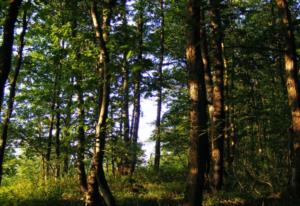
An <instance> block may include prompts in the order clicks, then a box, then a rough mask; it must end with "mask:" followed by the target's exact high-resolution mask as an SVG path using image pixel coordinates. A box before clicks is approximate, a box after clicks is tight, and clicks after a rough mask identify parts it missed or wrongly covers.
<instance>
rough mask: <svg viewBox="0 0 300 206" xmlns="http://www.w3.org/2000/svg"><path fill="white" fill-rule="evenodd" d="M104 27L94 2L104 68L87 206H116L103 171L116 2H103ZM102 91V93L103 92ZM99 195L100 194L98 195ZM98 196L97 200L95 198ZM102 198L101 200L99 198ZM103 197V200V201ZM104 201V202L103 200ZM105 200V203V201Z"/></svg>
mask: <svg viewBox="0 0 300 206" xmlns="http://www.w3.org/2000/svg"><path fill="white" fill-rule="evenodd" d="M102 3H103V8H102V21H101V22H102V26H101V27H100V26H99V25H100V24H99V22H100V21H99V19H98V16H97V15H98V12H97V3H96V1H93V4H92V9H91V16H92V19H93V25H94V28H95V31H96V37H97V38H98V40H99V43H100V48H101V51H100V56H99V65H100V66H101V68H102V77H101V78H102V84H100V85H101V86H102V89H101V90H102V93H101V94H100V95H101V96H102V98H101V102H100V105H99V107H100V108H99V117H98V121H97V125H96V134H95V139H96V145H95V151H94V155H93V160H92V166H91V170H90V175H89V177H88V192H87V196H86V206H94V205H107V206H114V205H116V204H115V199H114V197H113V195H112V193H111V191H110V189H109V186H108V184H107V181H106V178H105V175H104V170H103V159H104V149H105V142H106V132H107V131H106V126H107V124H106V120H107V116H108V105H109V100H110V71H109V70H108V64H109V62H110V60H109V51H108V48H107V47H106V43H107V41H108V37H109V24H110V19H111V14H112V8H113V7H114V5H115V1H109V2H108V3H105V2H102ZM101 90H100V91H101ZM98 186H99V188H100V191H101V194H102V196H101V195H100V194H99V192H98ZM97 193H98V194H97ZM95 195H96V198H95ZM98 197H100V198H98ZM102 197H103V199H102ZM101 199H102V200H101ZM103 200H104V201H103Z"/></svg>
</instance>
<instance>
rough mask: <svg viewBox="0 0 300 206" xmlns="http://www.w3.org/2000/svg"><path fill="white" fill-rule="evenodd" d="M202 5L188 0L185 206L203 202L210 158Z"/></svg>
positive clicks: (193, 205)
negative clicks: (202, 55) (187, 119)
mask: <svg viewBox="0 0 300 206" xmlns="http://www.w3.org/2000/svg"><path fill="white" fill-rule="evenodd" d="M200 4H201V2H200V1H197V0H189V1H188V4H187V26H188V27H187V41H188V43H187V48H186V59H187V70H188V91H189V99H190V113H189V122H190V134H189V152H188V178H187V190H186V196H185V199H186V200H185V203H184V205H185V206H199V205H202V199H203V191H202V190H203V184H204V173H205V172H206V171H207V166H208V160H209V158H208V157H209V146H208V134H207V99H206V88H205V77H204V76H205V71H204V67H203V62H202V57H201V48H200V45H199V42H200V25H199V22H200Z"/></svg>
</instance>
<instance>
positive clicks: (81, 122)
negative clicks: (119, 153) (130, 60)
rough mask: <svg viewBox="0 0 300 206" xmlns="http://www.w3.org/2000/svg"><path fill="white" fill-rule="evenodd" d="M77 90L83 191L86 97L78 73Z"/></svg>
mask: <svg viewBox="0 0 300 206" xmlns="http://www.w3.org/2000/svg"><path fill="white" fill-rule="evenodd" d="M76 76H77V77H76V86H75V88H76V91H77V98H78V108H77V109H78V119H79V125H78V131H77V137H78V138H77V139H78V145H77V171H78V178H79V185H80V191H81V192H82V193H86V192H87V179H86V178H87V177H86V172H85V166H84V162H83V161H84V151H85V131H84V125H85V123H84V119H85V112H84V99H83V92H82V88H81V83H82V77H81V74H78V75H76Z"/></svg>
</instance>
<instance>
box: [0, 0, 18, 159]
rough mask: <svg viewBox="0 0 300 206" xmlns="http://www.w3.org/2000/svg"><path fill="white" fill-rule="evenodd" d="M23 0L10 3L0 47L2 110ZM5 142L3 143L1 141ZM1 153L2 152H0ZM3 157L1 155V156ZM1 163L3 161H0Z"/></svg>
mask: <svg viewBox="0 0 300 206" xmlns="http://www.w3.org/2000/svg"><path fill="white" fill-rule="evenodd" d="M21 3H22V0H12V1H10V3H9V8H8V14H7V17H6V19H5V22H4V28H3V40H2V45H1V47H0V112H1V110H2V103H3V97H4V89H5V83H6V80H7V78H8V74H9V72H10V70H11V59H12V47H13V43H14V29H15V22H16V20H17V17H18V12H19V8H20V5H21ZM1 144H3V143H1ZM0 155H1V154H0ZM0 158H1V157H0ZM0 164H1V163H0Z"/></svg>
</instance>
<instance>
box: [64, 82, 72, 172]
mask: <svg viewBox="0 0 300 206" xmlns="http://www.w3.org/2000/svg"><path fill="white" fill-rule="evenodd" d="M71 82H72V81H71ZM72 98H73V95H69V97H68V100H67V106H66V119H65V121H64V123H65V127H64V129H63V148H64V149H63V150H64V157H63V161H64V162H63V175H66V174H68V172H69V161H70V151H69V148H70V140H69V139H70V138H69V137H70V132H69V130H70V127H71V105H72V104H73V101H72Z"/></svg>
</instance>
